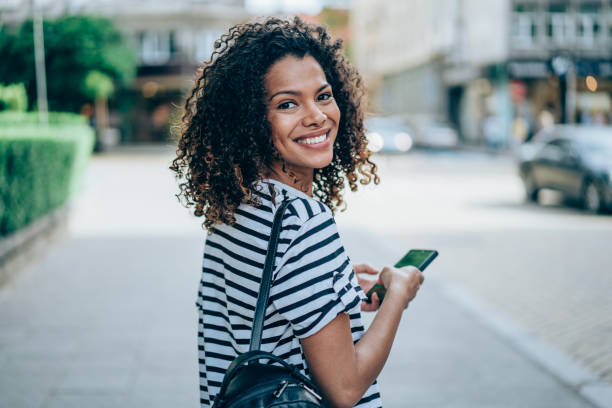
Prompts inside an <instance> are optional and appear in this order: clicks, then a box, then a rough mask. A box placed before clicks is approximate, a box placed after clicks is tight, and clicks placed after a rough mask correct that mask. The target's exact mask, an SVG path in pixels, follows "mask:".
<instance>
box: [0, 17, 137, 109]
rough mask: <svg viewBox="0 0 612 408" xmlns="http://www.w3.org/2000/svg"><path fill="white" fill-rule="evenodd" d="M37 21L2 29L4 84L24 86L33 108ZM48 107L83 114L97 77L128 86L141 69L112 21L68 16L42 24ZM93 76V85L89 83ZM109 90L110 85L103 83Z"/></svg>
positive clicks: (0, 71) (1, 72)
mask: <svg viewBox="0 0 612 408" xmlns="http://www.w3.org/2000/svg"><path fill="white" fill-rule="evenodd" d="M32 31H33V25H32V21H25V22H24V23H23V24H22V25H21V27H19V28H18V29H17V30H16V31H13V32H11V30H10V29H9V28H8V27H6V26H3V27H0V61H3V63H2V64H0V83H5V84H6V83H15V82H17V83H19V82H22V83H24V84H25V87H26V90H27V94H28V99H29V101H31V102H30V108H32V106H31V105H32V102H33V101H36V76H35V67H34V39H33V34H32ZM43 32H44V41H45V65H46V72H47V95H48V99H49V109H50V110H56V111H60V110H61V111H72V112H78V111H79V110H80V108H81V106H82V105H83V104H84V103H86V102H89V101H92V100H93V99H94V96H95V95H92V76H91V75H90V74H91V73H92V72H94V71H95V72H96V74H94V79H96V78H97V79H98V82H99V80H100V78H102V77H103V76H107V77H108V78H109V79H111V80H112V81H113V82H115V83H117V84H118V85H119V86H121V85H127V84H128V83H129V82H130V81H131V80H132V78H133V77H134V74H135V71H136V63H135V56H134V52H133V51H132V49H131V48H130V47H129V46H128V45H127V44H126V43H125V41H124V39H123V37H122V35H121V33H120V32H119V31H118V30H117V29H116V28H115V26H114V24H113V22H112V21H111V20H108V19H106V18H102V17H93V16H64V17H60V18H58V19H57V20H53V21H44V23H43ZM88 76H89V83H88V82H87V81H86V80H87V78H88ZM104 88H105V89H108V84H106V85H105V86H104Z"/></svg>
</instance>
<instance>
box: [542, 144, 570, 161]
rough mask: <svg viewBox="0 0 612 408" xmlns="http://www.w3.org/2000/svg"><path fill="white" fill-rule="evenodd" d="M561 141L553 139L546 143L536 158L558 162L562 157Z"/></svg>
mask: <svg viewBox="0 0 612 408" xmlns="http://www.w3.org/2000/svg"><path fill="white" fill-rule="evenodd" d="M562 145H563V141H562V139H554V140H551V141H550V142H548V143H546V144H545V145H544V147H542V150H540V153H539V154H538V156H539V157H540V158H543V159H549V160H559V159H561V157H562V156H563V155H564V153H563V148H562Z"/></svg>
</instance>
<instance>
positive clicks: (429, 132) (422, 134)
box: [414, 121, 459, 149]
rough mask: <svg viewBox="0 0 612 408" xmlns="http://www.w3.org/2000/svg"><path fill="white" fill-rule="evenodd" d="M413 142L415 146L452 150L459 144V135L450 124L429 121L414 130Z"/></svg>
mask: <svg viewBox="0 0 612 408" xmlns="http://www.w3.org/2000/svg"><path fill="white" fill-rule="evenodd" d="M414 142H415V145H417V146H423V147H433V148H439V149H453V148H455V147H457V145H458V144H459V135H458V134H457V131H456V130H455V129H454V128H453V127H452V126H451V125H450V124H448V123H445V122H435V121H431V122H427V123H421V124H420V125H419V126H418V127H417V128H416V137H415V141H414Z"/></svg>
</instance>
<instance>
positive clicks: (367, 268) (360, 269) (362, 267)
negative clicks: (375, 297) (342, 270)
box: [354, 264, 378, 275]
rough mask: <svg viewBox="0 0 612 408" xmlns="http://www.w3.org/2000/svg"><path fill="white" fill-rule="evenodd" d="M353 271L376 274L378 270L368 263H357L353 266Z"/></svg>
mask: <svg viewBox="0 0 612 408" xmlns="http://www.w3.org/2000/svg"><path fill="white" fill-rule="evenodd" d="M354 270H355V273H368V274H370V275H377V274H378V270H376V269H374V268H372V267H371V266H370V265H368V264H359V265H355V267H354Z"/></svg>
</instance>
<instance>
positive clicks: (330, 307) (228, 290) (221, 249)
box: [196, 180, 381, 408]
mask: <svg viewBox="0 0 612 408" xmlns="http://www.w3.org/2000/svg"><path fill="white" fill-rule="evenodd" d="M255 194H257V196H258V197H259V198H260V200H261V203H262V205H261V206H258V207H255V206H252V205H247V204H242V205H240V206H239V207H238V209H237V210H236V213H235V216H236V222H235V223H234V225H232V226H228V225H225V224H222V225H219V226H217V227H216V228H215V231H214V232H213V234H212V235H210V236H209V237H208V238H207V240H206V245H205V248H204V260H203V266H202V280H201V282H200V287H199V291H198V297H197V301H196V305H197V307H198V312H199V313H198V315H199V319H198V357H199V358H198V360H199V367H200V368H199V370H200V404H201V406H202V407H209V406H211V405H212V401H213V400H214V397H215V396H216V394H217V392H218V391H219V388H220V386H221V383H222V381H223V376H224V375H225V371H226V369H227V367H228V366H229V364H230V363H231V362H232V360H233V359H234V358H235V357H236V356H237V355H238V354H241V353H244V352H246V351H248V349H249V341H250V338H251V327H252V321H253V316H254V314H255V305H256V303H257V295H258V293H259V284H260V280H261V275H262V270H263V264H264V260H265V256H266V251H267V246H268V239H269V236H270V231H271V228H272V223H273V219H274V213H275V210H276V208H277V206H278V205H279V204H280V202H281V201H282V200H283V199H289V200H291V204H289V206H288V207H287V210H286V211H285V216H284V217H283V222H282V228H281V232H280V237H279V244H278V251H277V257H276V263H275V268H274V271H273V275H272V279H273V281H272V287H271V289H270V301H269V304H268V308H267V309H266V318H265V326H264V331H263V339H262V350H263V351H268V352H271V353H274V354H275V355H277V356H280V357H282V358H284V359H285V361H287V362H288V363H290V364H293V365H295V366H297V367H298V368H300V370H301V371H302V373H303V374H305V375H307V376H309V377H310V373H309V369H308V364H307V361H306V358H305V356H304V353H303V350H302V347H301V344H300V339H301V338H306V337H309V336H311V335H313V334H315V333H317V332H318V331H319V330H321V329H322V328H323V327H325V326H326V325H327V324H328V323H329V322H330V321H332V320H333V319H334V318H335V317H336V316H337V315H339V314H340V313H347V314H348V315H349V316H350V322H351V332H352V336H353V343H356V342H357V341H358V340H359V339H360V338H361V337H362V336H363V333H364V328H363V325H362V323H361V310H360V305H361V302H362V300H364V299H365V298H366V296H365V294H364V293H363V291H362V290H361V288H360V287H359V285H358V283H357V278H356V276H355V274H354V272H353V265H352V263H351V261H350V259H349V257H348V256H347V254H346V252H345V251H344V247H343V246H342V243H341V242H340V237H339V235H338V230H337V227H336V223H335V222H334V218H333V216H332V213H331V210H330V209H329V208H328V207H326V206H325V205H324V204H322V203H320V202H318V201H316V200H314V199H313V198H311V197H309V196H308V195H306V194H304V193H302V192H301V191H299V190H297V189H294V188H292V187H290V186H287V185H285V184H283V183H281V182H279V181H276V180H264V181H262V182H260V183H259V184H258V191H257V192H256V193H255ZM273 196H274V197H275V198H274V200H273ZM355 406H356V407H360V408H366V407H381V400H380V394H379V392H378V384H377V382H374V384H372V385H371V386H370V387H369V388H368V390H367V391H366V393H365V394H364V396H363V398H362V399H361V400H360V401H359V403H358V404H357V405H355Z"/></svg>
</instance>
